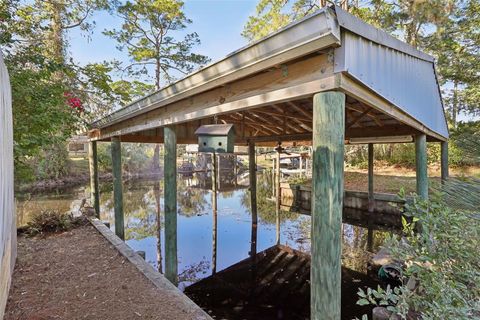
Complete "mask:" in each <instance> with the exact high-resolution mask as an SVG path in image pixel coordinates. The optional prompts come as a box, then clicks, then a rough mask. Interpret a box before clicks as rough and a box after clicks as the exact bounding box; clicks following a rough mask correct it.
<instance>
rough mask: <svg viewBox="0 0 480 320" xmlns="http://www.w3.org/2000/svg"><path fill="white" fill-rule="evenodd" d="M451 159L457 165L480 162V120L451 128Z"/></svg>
mask: <svg viewBox="0 0 480 320" xmlns="http://www.w3.org/2000/svg"><path fill="white" fill-rule="evenodd" d="M449 161H450V164H453V165H456V166H472V165H479V164H480V121H476V122H467V123H460V124H459V125H458V127H457V128H456V129H453V130H451V133H450V144H449Z"/></svg>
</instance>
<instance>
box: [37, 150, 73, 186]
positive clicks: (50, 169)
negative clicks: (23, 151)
mask: <svg viewBox="0 0 480 320" xmlns="http://www.w3.org/2000/svg"><path fill="white" fill-rule="evenodd" d="M39 158H40V161H39V163H38V165H37V166H36V172H37V175H36V176H37V177H38V178H40V179H51V178H57V179H58V178H60V177H62V176H66V175H68V173H69V171H68V169H69V164H68V151H67V148H66V147H65V145H64V144H53V145H50V146H49V147H48V148H47V149H44V152H43V153H42V154H41V156H40V157H39Z"/></svg>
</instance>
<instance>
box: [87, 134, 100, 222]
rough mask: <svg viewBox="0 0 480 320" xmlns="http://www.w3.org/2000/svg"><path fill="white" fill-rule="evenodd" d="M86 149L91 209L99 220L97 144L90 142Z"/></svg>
mask: <svg viewBox="0 0 480 320" xmlns="http://www.w3.org/2000/svg"><path fill="white" fill-rule="evenodd" d="M88 147H89V149H88V163H89V168H90V202H91V205H92V207H93V208H94V209H95V216H96V217H97V218H100V193H99V187H98V185H99V182H98V157H97V142H96V141H91V142H90V143H89V145H88Z"/></svg>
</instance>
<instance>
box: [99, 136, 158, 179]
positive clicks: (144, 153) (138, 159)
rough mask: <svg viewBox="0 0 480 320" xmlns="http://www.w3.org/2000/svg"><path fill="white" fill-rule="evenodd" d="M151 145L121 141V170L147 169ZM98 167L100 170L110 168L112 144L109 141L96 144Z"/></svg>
mask: <svg viewBox="0 0 480 320" xmlns="http://www.w3.org/2000/svg"><path fill="white" fill-rule="evenodd" d="M152 154H153V145H151V144H142V143H122V170H123V171H124V172H125V173H127V172H129V173H139V172H145V171H149V170H150V169H151V168H150V166H151V161H150V159H151V158H152ZM97 157H98V168H99V170H100V171H101V172H111V170H112V146H111V144H110V143H98V144H97Z"/></svg>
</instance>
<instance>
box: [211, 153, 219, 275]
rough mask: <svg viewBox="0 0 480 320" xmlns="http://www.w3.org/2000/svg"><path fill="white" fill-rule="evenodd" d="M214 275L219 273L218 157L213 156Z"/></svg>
mask: <svg viewBox="0 0 480 320" xmlns="http://www.w3.org/2000/svg"><path fill="white" fill-rule="evenodd" d="M212 157H213V158H212V170H213V174H212V211H213V225H212V275H214V274H215V273H217V171H219V170H218V168H217V155H216V154H215V152H214V153H213V154H212Z"/></svg>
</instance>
